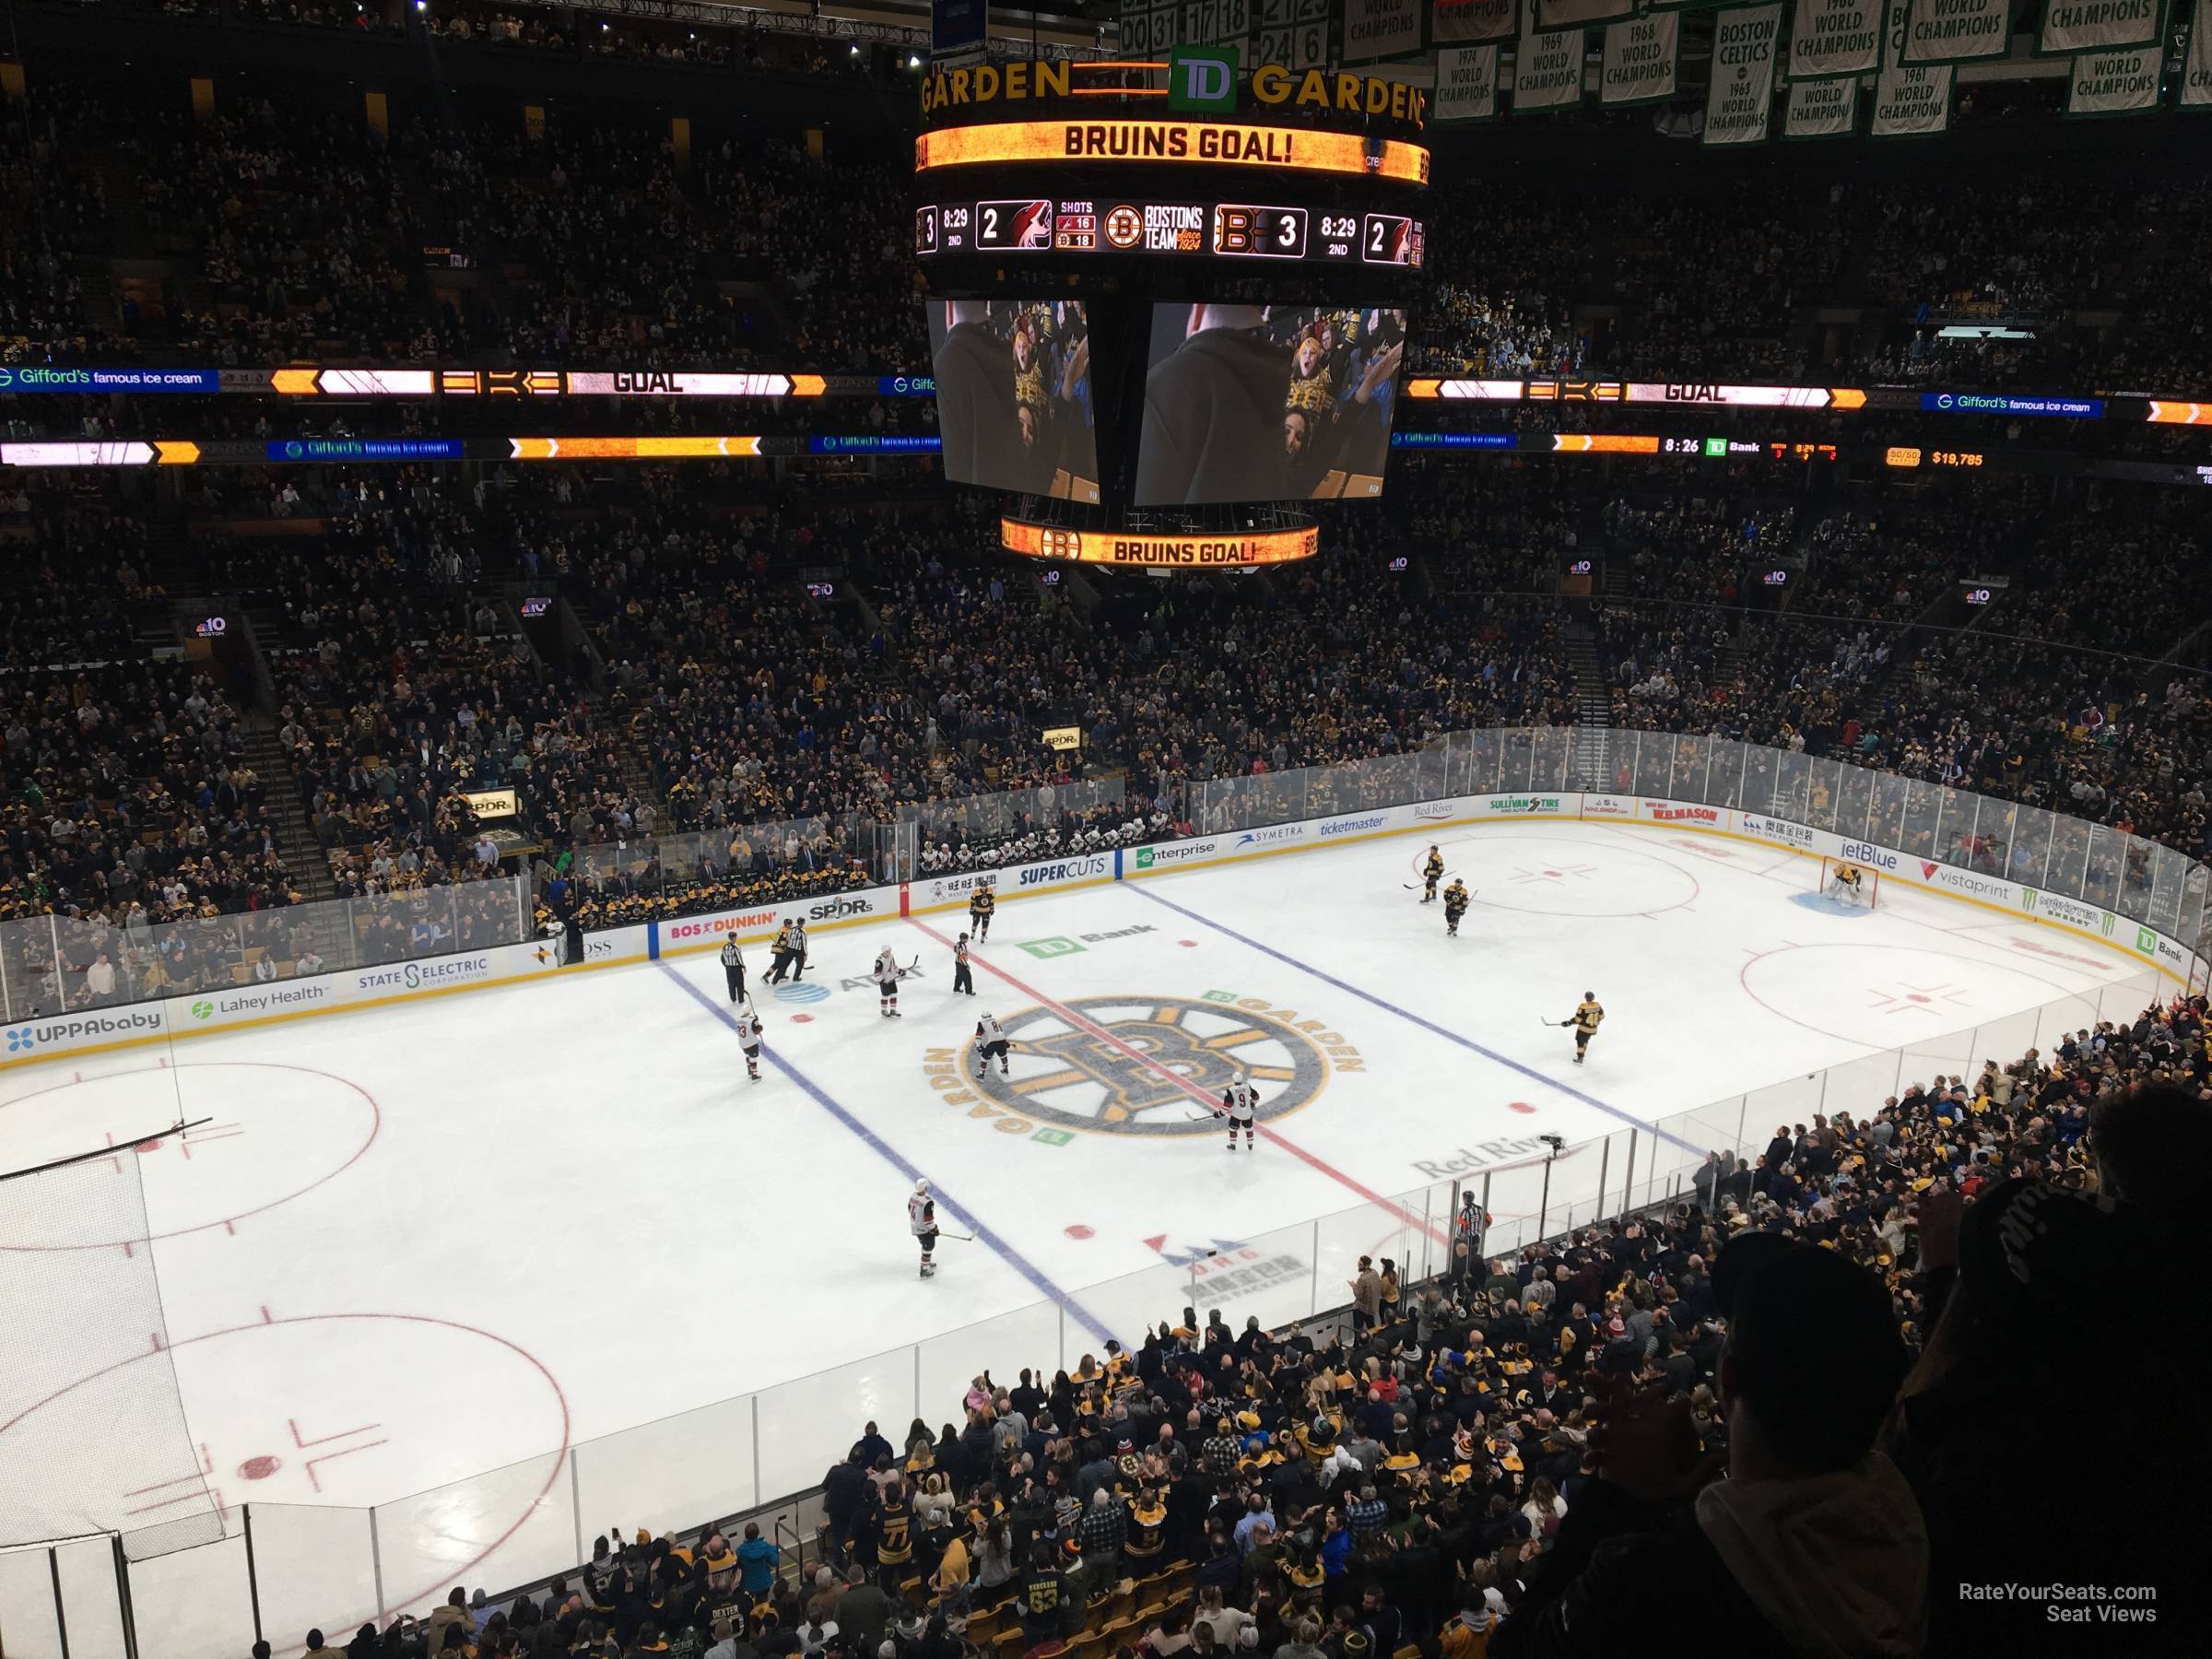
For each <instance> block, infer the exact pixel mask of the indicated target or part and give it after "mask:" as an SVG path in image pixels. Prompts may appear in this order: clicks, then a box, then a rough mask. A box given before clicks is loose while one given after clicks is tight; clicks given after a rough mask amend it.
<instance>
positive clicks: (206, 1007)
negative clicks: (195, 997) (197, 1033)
mask: <svg viewBox="0 0 2212 1659" xmlns="http://www.w3.org/2000/svg"><path fill="white" fill-rule="evenodd" d="M214 1012H215V1005H214V1004H213V1003H211V1002H208V1001H206V1000H205V999H203V1000H201V1001H199V1002H195V1003H194V1004H193V1005H192V1017H193V1018H194V1019H205V1018H207V1017H208V1016H209V1015H210V1014H212V1013H214Z"/></svg>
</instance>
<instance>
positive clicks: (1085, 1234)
mask: <svg viewBox="0 0 2212 1659" xmlns="http://www.w3.org/2000/svg"><path fill="white" fill-rule="evenodd" d="M1067 1236H1068V1237H1069V1238H1071V1239H1088V1238H1091V1237H1094V1236H1095V1235H1094V1234H1093V1233H1092V1232H1091V1230H1090V1229H1089V1228H1088V1227H1086V1226H1084V1225H1083V1223H1082V1222H1080V1221H1078V1222H1077V1223H1076V1224H1075V1225H1074V1226H1073V1227H1071V1228H1069V1229H1068V1230H1067Z"/></svg>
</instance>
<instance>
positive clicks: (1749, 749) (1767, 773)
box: [1737, 743, 1780, 813]
mask: <svg viewBox="0 0 2212 1659" xmlns="http://www.w3.org/2000/svg"><path fill="white" fill-rule="evenodd" d="M1777 759H1780V757H1779V756H1777V755H1776V754H1775V752H1774V751H1773V750H1772V749H1771V748H1767V747H1762V746H1761V745H1759V744H1756V743H1747V744H1746V745H1745V746H1744V776H1743V782H1742V783H1741V785H1740V786H1739V790H1740V794H1739V799H1738V802H1737V804H1738V805H1739V806H1742V807H1743V809H1744V810H1745V811H1746V812H1761V813H1771V812H1772V811H1773V810H1774V765H1775V762H1776V760H1777Z"/></svg>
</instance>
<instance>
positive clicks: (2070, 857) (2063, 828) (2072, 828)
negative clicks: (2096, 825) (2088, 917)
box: [2047, 813, 2091, 899]
mask: <svg viewBox="0 0 2212 1659" xmlns="http://www.w3.org/2000/svg"><path fill="white" fill-rule="evenodd" d="M2090 829H2091V826H2090V825H2088V824H2085V823H2083V822H2082V821H2081V820H2080V819H2079V818H2066V817H2064V816H2062V815H2061V814H2058V813H2053V814H2052V815H2051V864H2050V869H2049V880H2048V883H2047V885H2048V886H2049V887H2050V888H2051V890H2052V891H2053V892H2054V893H2064V894H2065V896H2066V897H2067V898H2069V899H2086V898H2088V893H2089V881H2088V863H2089V832H2090Z"/></svg>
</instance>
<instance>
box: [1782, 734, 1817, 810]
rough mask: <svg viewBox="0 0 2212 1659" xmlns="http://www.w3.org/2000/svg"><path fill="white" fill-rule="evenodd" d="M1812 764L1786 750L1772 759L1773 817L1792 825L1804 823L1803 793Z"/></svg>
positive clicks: (1801, 756)
mask: <svg viewBox="0 0 2212 1659" xmlns="http://www.w3.org/2000/svg"><path fill="white" fill-rule="evenodd" d="M1812 771H1813V763H1812V762H1811V761H1809V760H1807V759H1806V758H1805V757H1804V756H1803V755H1800V754H1793V753H1792V752H1790V751H1789V750H1787V749H1784V750H1783V751H1782V752H1781V753H1779V754H1777V755H1776V756H1775V757H1774V816H1775V817H1776V818H1788V819H1789V820H1790V821H1791V822H1792V823H1797V824H1802V823H1804V822H1805V810H1806V808H1805V792H1806V786H1807V783H1808V782H1809V781H1810V779H1811V777H1812Z"/></svg>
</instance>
